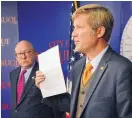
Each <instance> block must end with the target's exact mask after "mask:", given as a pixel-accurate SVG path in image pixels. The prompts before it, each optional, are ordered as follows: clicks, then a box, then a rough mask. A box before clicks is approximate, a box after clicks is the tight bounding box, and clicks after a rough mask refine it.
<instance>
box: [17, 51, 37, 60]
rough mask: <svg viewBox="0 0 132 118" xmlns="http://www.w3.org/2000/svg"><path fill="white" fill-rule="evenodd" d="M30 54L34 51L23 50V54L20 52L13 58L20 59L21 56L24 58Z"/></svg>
mask: <svg viewBox="0 0 132 118" xmlns="http://www.w3.org/2000/svg"><path fill="white" fill-rule="evenodd" d="M31 52H35V50H25V51H24V52H20V53H15V56H16V57H17V58H22V57H23V56H24V57H25V56H26V57H29V56H30V54H31Z"/></svg>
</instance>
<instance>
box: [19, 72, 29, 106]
mask: <svg viewBox="0 0 132 118" xmlns="http://www.w3.org/2000/svg"><path fill="white" fill-rule="evenodd" d="M26 72H27V71H26V70H23V71H22V72H21V74H20V77H19V80H18V83H17V104H19V102H20V98H21V95H22V92H23V89H24V82H25V79H24V74H25V73H26Z"/></svg>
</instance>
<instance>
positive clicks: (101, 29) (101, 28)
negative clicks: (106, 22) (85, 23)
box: [96, 26, 105, 38]
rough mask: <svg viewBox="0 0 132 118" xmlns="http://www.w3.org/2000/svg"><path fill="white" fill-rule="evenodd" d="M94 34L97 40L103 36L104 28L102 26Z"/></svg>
mask: <svg viewBox="0 0 132 118" xmlns="http://www.w3.org/2000/svg"><path fill="white" fill-rule="evenodd" d="M96 34H97V37H98V38H101V37H103V36H104V34H105V27H104V26H101V27H98V28H97V30H96Z"/></svg>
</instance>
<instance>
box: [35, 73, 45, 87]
mask: <svg viewBox="0 0 132 118" xmlns="http://www.w3.org/2000/svg"><path fill="white" fill-rule="evenodd" d="M44 80H45V76H44V73H43V72H41V71H36V78H35V85H36V86H37V87H38V88H40V83H41V82H43V81H44Z"/></svg>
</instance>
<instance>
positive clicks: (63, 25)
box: [2, 1, 132, 118]
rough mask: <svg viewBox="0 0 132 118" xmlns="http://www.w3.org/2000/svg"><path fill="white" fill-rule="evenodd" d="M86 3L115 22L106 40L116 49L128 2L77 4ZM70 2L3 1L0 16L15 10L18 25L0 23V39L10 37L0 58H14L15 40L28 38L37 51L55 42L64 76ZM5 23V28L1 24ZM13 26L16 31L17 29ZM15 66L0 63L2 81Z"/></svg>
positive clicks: (6, 100)
mask: <svg viewBox="0 0 132 118" xmlns="http://www.w3.org/2000/svg"><path fill="white" fill-rule="evenodd" d="M7 3H8V4H7ZM88 3H96V4H102V5H104V6H105V7H108V8H109V9H110V10H111V12H112V14H113V16H114V19H115V25H114V29H113V33H112V37H111V41H110V44H111V46H112V47H113V49H114V50H115V51H117V52H118V53H120V42H121V37H122V32H123V30H124V27H125V25H126V23H127V21H128V19H129V18H130V16H131V15H132V2H120V1H118V2H113V1H111V2H105V1H101V2H99V1H98V2H97V1H94V2H90V1H81V6H82V5H84V4H88ZM71 4H72V2H71V1H67V2H63V1H57V2H55V1H54V2H50V1H48V2H46V1H45V2H42V1H41V2H35V1H33V2H24V1H23V2H3V3H2V17H3V16H4V15H7V13H10V15H9V16H16V19H17V14H18V26H17V24H10V23H8V24H5V23H4V24H2V39H4V38H5V37H8V38H9V37H11V38H10V41H11V43H10V45H9V46H8V47H7V46H6V47H5V46H2V60H15V59H14V56H13V53H14V52H13V51H14V50H13V48H14V46H15V44H16V42H18V40H29V41H30V42H31V43H32V44H33V46H34V47H35V49H36V50H37V51H38V52H39V53H41V52H44V51H46V50H47V49H49V48H51V47H53V46H55V45H59V47H60V56H61V63H62V69H63V73H64V76H65V78H66V75H67V64H68V46H69V39H70V37H69V29H70V13H71ZM4 13H5V14H4ZM7 16H8V15H7ZM7 25H8V28H5V27H6V26H7ZM9 27H12V28H9ZM13 28H15V29H13ZM17 28H18V32H19V33H18V32H17ZM3 29H4V30H3ZM8 33H9V34H10V35H8ZM18 34H19V38H18ZM12 63H13V62H12ZM16 65H17V64H16ZM16 65H15V66H16ZM15 66H13V65H12V66H8V67H9V68H7V66H5V65H3V66H2V82H3V83H4V84H6V83H8V84H9V72H10V71H11V70H13V69H14V68H15ZM3 104H10V87H8V88H7V89H3V88H2V105H3ZM8 112H9V109H2V118H9V115H7V113H8Z"/></svg>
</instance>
